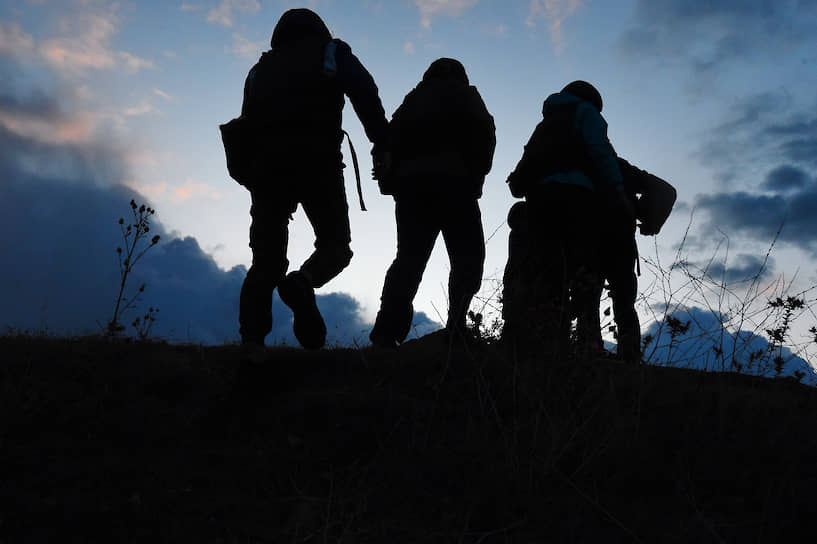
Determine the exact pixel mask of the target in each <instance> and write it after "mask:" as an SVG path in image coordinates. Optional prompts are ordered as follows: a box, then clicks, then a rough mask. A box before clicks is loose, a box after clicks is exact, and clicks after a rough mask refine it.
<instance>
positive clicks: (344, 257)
mask: <svg viewBox="0 0 817 544" xmlns="http://www.w3.org/2000/svg"><path fill="white" fill-rule="evenodd" d="M251 196H252V207H251V208H250V216H251V217H252V223H251V225H250V248H252V266H250V269H249V270H248V271H247V277H246V278H245V279H244V284H243V285H242V287H241V298H240V309H239V316H238V320H239V324H240V332H241V336H242V338H245V339H253V340H258V341H260V340H263V338H264V337H265V336H266V335H267V334H268V333H269V332H270V331H271V330H272V292H273V290H274V289H275V287H276V286H277V285H278V284H279V283H280V281H281V280H282V279H283V278H284V276H285V275H286V273H287V267H288V266H289V261H288V260H287V244H288V241H289V229H288V225H289V221H290V220H291V219H292V214H293V213H294V212H295V210H296V208H297V206H298V204H299V203H300V204H301V206H302V207H303V210H304V212H305V213H306V216H307V218H308V219H309V222H310V223H311V224H312V229H313V231H314V232H315V251H314V252H313V253H312V255H310V257H309V258H308V259H307V260H306V261H305V262H304V263H303V265H301V268H300V271H301V272H302V273H303V274H304V275H305V276H306V277H307V279H308V280H309V282H310V284H311V285H312V287H313V288H314V287H321V286H322V285H324V284H325V283H327V282H328V281H329V280H331V279H332V278H334V277H335V276H337V275H338V274H339V273H340V272H341V271H342V270H343V269H344V268H346V266H348V265H349V262H350V261H351V259H352V250H351V249H350V248H349V244H350V242H351V234H350V229H349V206H348V205H347V203H346V192H345V189H344V186H343V170H342V167H338V168H336V169H335V168H332V169H327V170H326V171H323V172H317V173H311V174H309V175H304V173H303V172H300V173H287V172H283V173H281V174H280V175H278V176H276V179H275V180H274V184H273V183H271V184H270V185H268V186H263V187H261V188H258V189H255V190H253V191H251Z"/></svg>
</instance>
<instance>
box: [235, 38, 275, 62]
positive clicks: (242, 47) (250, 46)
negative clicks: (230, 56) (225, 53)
mask: <svg viewBox="0 0 817 544" xmlns="http://www.w3.org/2000/svg"><path fill="white" fill-rule="evenodd" d="M266 45H267V42H266V41H265V40H261V41H257V42H253V41H250V40H248V39H247V38H245V37H244V36H242V35H241V34H238V33H237V32H236V33H234V34H233V53H235V54H236V55H238V56H239V57H242V58H247V59H254V58H257V57H258V56H259V55H260V53H261V51H263V50H264V49H265V48H266Z"/></svg>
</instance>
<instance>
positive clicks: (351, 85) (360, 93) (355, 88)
mask: <svg viewBox="0 0 817 544" xmlns="http://www.w3.org/2000/svg"><path fill="white" fill-rule="evenodd" d="M335 43H336V50H335V60H336V63H337V75H338V78H339V80H340V84H341V87H342V88H343V92H344V94H345V95H346V96H348V97H349V101H350V102H351V103H352V107H353V108H354V110H355V113H356V114H357V116H358V118H359V119H360V122H361V123H362V124H363V130H365V131H366V136H367V137H368V138H369V141H370V142H372V144H374V147H375V150H377V149H383V150H387V149H388V148H389V147H390V145H389V129H388V126H389V125H388V121H387V120H386V112H385V110H384V109H383V104H382V103H381V101H380V96H379V95H378V91H377V85H375V82H374V78H372V76H371V74H369V72H368V71H367V70H366V68H365V67H364V66H363V64H361V62H360V61H359V60H358V58H357V57H356V56H355V55H354V54H353V53H352V48H351V47H349V45H348V44H347V43H346V42H344V41H341V40H335Z"/></svg>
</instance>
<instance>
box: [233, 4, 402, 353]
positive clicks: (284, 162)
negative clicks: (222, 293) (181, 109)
mask: <svg viewBox="0 0 817 544" xmlns="http://www.w3.org/2000/svg"><path fill="white" fill-rule="evenodd" d="M270 43H271V46H272V48H271V49H270V50H269V51H266V52H265V53H263V54H262V55H261V59H260V60H259V61H258V63H257V64H256V65H255V66H253V68H252V69H251V70H250V72H249V75H248V76H247V80H246V83H245V86H244V102H243V105H242V108H241V114H242V116H243V117H246V118H248V119H250V120H253V122H254V123H255V124H256V125H258V127H259V134H258V138H259V145H260V150H259V152H258V157H257V160H256V162H255V165H254V168H253V176H252V180H251V182H250V183H248V184H247V185H248V188H249V189H250V192H251V195H252V208H251V209H250V215H251V216H252V225H251V227H250V247H251V248H252V252H253V260H252V266H251V267H250V269H249V271H248V272H247V277H246V279H245V280H244V285H243V286H242V288H241V308H240V314H239V322H240V325H241V328H240V332H241V338H242V341H243V342H244V343H249V344H263V341H264V337H265V336H266V335H267V334H268V333H269V331H270V330H271V329H272V313H271V307H272V292H273V289H275V287H276V286H277V287H278V294H279V296H280V297H281V300H282V301H283V302H284V303H285V304H287V305H288V306H289V307H290V308H291V309H292V311H293V314H294V324H293V328H294V332H295V336H296V338H297V339H298V341H299V342H300V343H301V345H303V346H304V347H306V348H319V347H321V346H323V344H324V342H325V339H326V325H325V324H324V322H323V318H322V317H321V314H320V312H319V311H318V307H317V306H316V304H315V293H314V289H315V288H316V287H320V286H322V285H324V284H325V283H327V282H328V281H329V280H331V279H332V278H334V277H335V276H336V275H338V274H339V273H340V271H341V270H343V269H344V268H345V267H346V266H347V265H348V264H349V261H350V260H351V258H352V251H351V249H350V248H349V243H350V241H351V236H350V230H349V214H348V206H347V203H346V193H345V191H344V186H343V167H344V165H343V162H342V155H341V151H340V144H341V140H342V138H343V132H342V129H341V112H342V110H343V105H344V94H345V95H346V96H348V97H349V99H350V100H351V102H352V106H353V107H354V109H355V112H356V113H357V115H358V117H359V118H360V120H361V122H362V123H363V127H364V129H365V131H366V135H367V136H368V138H369V140H370V141H371V142H372V143H373V144H374V148H373V150H372V153H373V155H375V159H376V161H375V162H376V163H377V160H378V158H379V157H385V156H386V155H387V152H388V151H387V150H388V121H387V120H386V116H385V111H384V110H383V105H382V104H381V102H380V98H379V97H378V92H377V86H376V85H375V83H374V80H373V79H372V77H371V75H369V73H368V72H367V71H366V69H365V68H364V67H363V65H362V64H361V63H360V61H359V60H358V59H357V58H356V57H355V56H354V55H353V54H352V50H351V48H350V47H349V46H348V45H347V44H346V43H345V42H343V41H341V40H338V39H334V40H333V39H332V37H331V35H330V33H329V30H328V29H327V28H326V25H325V24H324V23H323V21H321V19H320V17H318V15H317V14H315V13H314V12H312V11H310V10H308V9H292V10H289V11H287V12H286V13H284V14H283V16H282V17H281V19H280V20H279V21H278V24H277V25H276V26H275V30H274V31H273V34H272V40H271V42H270ZM298 204H301V206H303V209H304V212H305V213H306V216H307V218H308V219H309V221H310V223H311V224H312V228H313V230H314V232H315V251H314V252H313V253H312V255H311V256H310V257H309V258H308V259H307V260H306V262H304V263H303V265H301V267H300V269H299V270H296V271H294V272H290V273H289V274H288V275H286V276H285V274H286V272H287V267H288V265H289V261H288V260H287V257H286V253H287V240H288V228H287V226H288V223H289V221H290V219H291V218H292V215H291V214H292V213H293V212H295V210H296V208H297V206H298Z"/></svg>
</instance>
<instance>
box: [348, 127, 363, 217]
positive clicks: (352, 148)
mask: <svg viewBox="0 0 817 544" xmlns="http://www.w3.org/2000/svg"><path fill="white" fill-rule="evenodd" d="M343 133H344V134H345V135H346V141H347V142H348V143H349V152H350V153H351V154H352V165H353V166H354V167H355V180H356V181H357V198H358V200H359V201H360V211H362V212H365V211H366V204H364V203H363V187H361V186H360V167H359V166H358V165H357V153H355V146H353V145H352V137H351V136H349V133H348V132H346V131H345V130H344V131H343Z"/></svg>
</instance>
